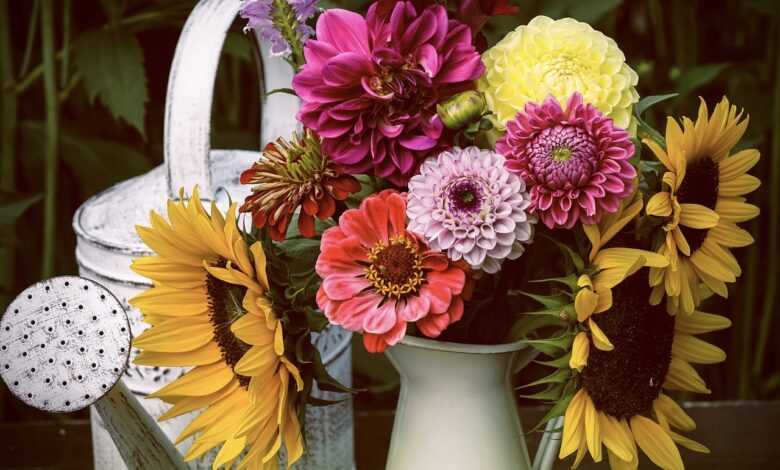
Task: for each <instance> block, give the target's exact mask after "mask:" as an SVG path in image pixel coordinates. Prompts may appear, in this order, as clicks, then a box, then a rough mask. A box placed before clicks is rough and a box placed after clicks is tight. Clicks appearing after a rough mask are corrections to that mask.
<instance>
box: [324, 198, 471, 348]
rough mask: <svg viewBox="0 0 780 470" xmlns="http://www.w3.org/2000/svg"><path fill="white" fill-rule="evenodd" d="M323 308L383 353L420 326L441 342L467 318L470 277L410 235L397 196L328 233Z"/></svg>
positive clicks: (368, 203) (366, 207)
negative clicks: (466, 290)
mask: <svg viewBox="0 0 780 470" xmlns="http://www.w3.org/2000/svg"><path fill="white" fill-rule="evenodd" d="M321 246H322V248H321V252H320V256H319V258H318V259H317V265H316V269H317V274H318V275H319V276H320V277H321V278H322V286H321V287H320V290H319V291H318V292H317V303H318V304H319V306H320V308H321V309H322V310H323V311H324V312H325V316H327V317H328V320H330V322H331V323H333V324H335V325H341V326H343V327H344V328H346V329H348V330H351V331H359V332H363V342H364V344H365V345H366V349H368V350H369V351H371V352H381V351H384V350H385V348H387V346H390V345H393V344H395V343H397V342H398V341H400V340H401V339H402V338H403V337H404V335H405V334H406V324H407V323H410V322H417V326H418V328H419V329H420V331H422V333H423V334H425V335H426V336H429V337H432V338H434V337H437V336H438V335H439V334H441V332H442V331H444V329H445V328H447V327H448V326H449V325H450V324H452V323H453V322H456V321H458V320H460V318H461V316H462V315H463V299H462V298H461V294H462V293H463V288H464V284H465V282H466V272H465V271H464V268H463V267H461V265H459V264H455V263H454V262H452V261H450V260H448V259H447V257H446V256H445V255H444V253H441V252H440V251H438V250H436V251H434V250H431V249H429V248H428V247H427V246H426V245H425V242H423V241H422V240H420V239H419V238H418V237H417V235H415V234H413V233H411V232H408V231H407V230H406V201H405V200H404V197H403V196H402V195H401V194H399V193H397V192H395V191H392V190H385V191H383V192H381V193H379V194H378V195H375V196H370V197H368V198H366V199H364V200H363V203H362V204H361V205H360V208H358V209H350V210H348V211H346V212H344V214H342V215H341V218H340V219H339V225H338V227H332V228H330V229H328V230H326V231H325V233H323V234H322V245H321Z"/></svg>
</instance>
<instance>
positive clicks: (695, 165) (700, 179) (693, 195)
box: [677, 157, 720, 252]
mask: <svg viewBox="0 0 780 470" xmlns="http://www.w3.org/2000/svg"><path fill="white" fill-rule="evenodd" d="M719 182H720V173H719V170H718V164H717V163H715V162H714V161H712V159H711V158H708V157H704V158H700V159H698V160H696V161H694V162H692V163H689V164H688V167H687V168H686V170H685V179H683V183H682V184H681V185H680V188H679V189H678V190H677V200H678V201H679V202H680V204H700V205H702V206H705V207H709V208H710V209H713V210H715V205H716V204H717V202H718V183H719ZM680 230H682V233H683V235H685V239H686V240H687V241H688V244H689V245H690V247H691V252H694V251H696V250H698V249H699V247H700V246H701V244H702V243H704V238H705V237H706V236H707V230H706V229H695V228H690V227H684V226H682V225H681V226H680Z"/></svg>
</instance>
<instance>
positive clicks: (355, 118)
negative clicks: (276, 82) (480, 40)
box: [293, 2, 484, 185]
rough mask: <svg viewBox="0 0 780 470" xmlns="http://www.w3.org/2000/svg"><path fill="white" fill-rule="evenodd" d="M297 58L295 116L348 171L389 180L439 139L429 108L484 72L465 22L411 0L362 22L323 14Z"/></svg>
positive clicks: (400, 179) (401, 178)
mask: <svg viewBox="0 0 780 470" xmlns="http://www.w3.org/2000/svg"><path fill="white" fill-rule="evenodd" d="M305 54H306V60H307V63H306V65H305V66H304V67H303V68H302V69H301V71H300V72H299V73H298V74H297V75H295V77H294V79H293V88H294V89H295V92H296V93H297V94H298V96H300V98H301V100H302V101H303V105H302V107H301V111H300V113H299V119H300V120H301V121H302V122H303V124H304V125H305V126H306V127H309V128H311V129H313V130H315V131H316V132H317V134H318V135H319V136H320V137H322V148H323V151H324V152H325V154H327V155H328V156H329V157H331V158H332V159H333V160H335V161H336V162H337V163H339V164H341V165H343V166H344V167H345V168H347V170H348V171H349V172H350V173H364V172H367V171H369V170H372V169H373V171H374V173H375V174H376V175H377V176H380V177H383V178H386V179H388V180H389V181H391V182H392V183H394V184H396V185H404V184H405V183H406V181H407V180H408V179H409V177H410V176H411V174H412V173H413V172H414V170H415V169H416V168H417V165H418V163H419V162H420V161H421V160H422V159H423V158H424V157H426V156H427V155H429V154H430V153H431V152H432V151H434V149H436V148H437V146H438V145H439V138H440V136H441V133H442V124H441V122H440V121H439V119H438V117H437V116H436V104H437V103H438V102H439V101H441V100H442V99H444V98H447V97H449V96H451V95H453V94H454V93H456V92H459V91H463V90H465V89H467V88H470V87H471V86H472V82H473V81H474V80H476V79H477V78H478V77H479V76H480V75H481V74H482V71H483V70H484V67H483V66H482V62H481V61H480V58H479V54H478V53H477V52H476V50H475V49H474V47H473V46H472V44H471V32H470V30H469V28H468V26H466V25H464V24H462V23H460V22H458V21H454V20H448V18H447V11H446V10H445V9H444V7H442V6H441V5H433V6H430V7H428V8H426V9H425V10H423V11H421V12H419V13H418V12H417V11H416V10H415V8H414V6H413V5H412V4H411V3H410V2H398V3H397V4H396V5H395V7H394V8H393V10H392V13H391V14H390V15H389V16H387V15H379V14H377V5H376V4H375V5H372V6H371V8H369V11H368V14H367V17H366V18H363V17H362V16H360V15H358V14H357V13H353V12H350V11H346V10H339V9H332V10H328V11H326V12H325V13H323V14H322V16H320V18H319V19H318V21H317V38H316V40H309V41H308V42H307V43H306V48H305Z"/></svg>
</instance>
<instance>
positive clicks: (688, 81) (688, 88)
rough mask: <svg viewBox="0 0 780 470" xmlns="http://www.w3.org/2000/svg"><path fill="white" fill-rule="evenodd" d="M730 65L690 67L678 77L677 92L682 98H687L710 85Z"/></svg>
mask: <svg viewBox="0 0 780 470" xmlns="http://www.w3.org/2000/svg"><path fill="white" fill-rule="evenodd" d="M729 65H730V64H728V63H719V64H703V65H695V66H693V67H689V68H687V69H685V70H683V71H682V73H681V74H680V76H679V77H677V90H678V91H679V93H680V95H681V96H685V95H687V94H689V93H691V92H692V91H695V90H696V89H698V88H700V87H702V86H704V85H706V84H708V83H710V82H711V81H712V80H714V79H715V78H716V77H717V76H718V75H719V74H720V73H721V72H722V71H723V70H725V69H726V67H728V66H729Z"/></svg>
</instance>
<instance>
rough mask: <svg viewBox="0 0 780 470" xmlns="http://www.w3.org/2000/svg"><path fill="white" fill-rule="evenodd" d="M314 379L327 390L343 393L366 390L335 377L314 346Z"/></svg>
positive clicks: (322, 388)
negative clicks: (350, 385) (348, 384)
mask: <svg viewBox="0 0 780 470" xmlns="http://www.w3.org/2000/svg"><path fill="white" fill-rule="evenodd" d="M313 365H314V380H316V381H317V386H318V387H319V388H320V390H325V391H326V392H342V393H352V394H354V393H358V392H363V391H365V390H362V389H357V388H351V387H347V386H346V385H344V384H342V383H341V382H339V381H338V380H337V379H336V378H334V377H333V376H332V375H330V373H329V372H328V370H327V369H326V368H325V364H323V363H322V356H320V352H319V350H317V348H314V361H313Z"/></svg>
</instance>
